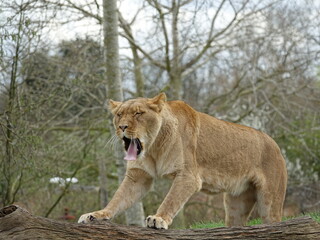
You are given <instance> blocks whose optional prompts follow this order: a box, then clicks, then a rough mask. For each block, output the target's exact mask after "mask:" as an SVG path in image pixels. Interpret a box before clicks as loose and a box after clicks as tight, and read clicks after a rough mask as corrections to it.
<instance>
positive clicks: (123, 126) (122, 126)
mask: <svg viewBox="0 0 320 240" xmlns="http://www.w3.org/2000/svg"><path fill="white" fill-rule="evenodd" d="M119 128H121V130H122V132H124V130H126V128H128V125H121V126H119Z"/></svg>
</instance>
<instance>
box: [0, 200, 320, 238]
mask: <svg viewBox="0 0 320 240" xmlns="http://www.w3.org/2000/svg"><path fill="white" fill-rule="evenodd" d="M0 239H148V240H152V239H157V240H158V239H192V240H198V239H246V240H251V239H252V240H253V239H268V240H272V239H275V240H280V239H288V240H295V239H299V240H301V239H320V224H319V223H317V222H315V221H314V220H313V219H312V218H310V217H299V218H296V219H292V220H288V221H285V222H280V223H273V224H268V225H267V224H262V225H257V226H250V227H232V228H227V227H222V228H212V229H186V230H156V229H150V228H142V227H134V226H123V225H118V224H115V223H111V222H109V221H104V222H94V223H93V224H77V223H69V222H64V221H58V220H53V219H48V218H43V217H38V216H33V215H32V214H30V213H29V212H28V211H27V210H25V209H23V208H21V207H19V206H17V205H11V206H8V207H4V208H2V209H1V210H0Z"/></svg>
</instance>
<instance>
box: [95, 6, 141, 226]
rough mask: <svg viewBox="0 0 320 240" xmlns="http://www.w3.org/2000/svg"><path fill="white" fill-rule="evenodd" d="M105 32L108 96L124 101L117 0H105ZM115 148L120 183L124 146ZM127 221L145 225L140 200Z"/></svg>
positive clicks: (130, 223) (132, 223)
mask: <svg viewBox="0 0 320 240" xmlns="http://www.w3.org/2000/svg"><path fill="white" fill-rule="evenodd" d="M103 32H104V61H105V64H106V79H107V86H108V94H107V96H108V98H110V99H113V100H115V101H123V92H122V83H121V77H120V66H119V64H120V63H119V40H118V35H119V33H118V10H117V1H116V0H104V1H103ZM110 117H111V116H110ZM110 123H112V121H110ZM110 132H111V133H112V135H113V134H114V129H113V127H112V124H110ZM115 149H116V151H115V158H116V161H117V169H118V179H119V183H121V182H122V180H123V177H124V174H125V164H124V160H123V150H122V148H119V146H118V147H116V148H115ZM100 175H106V173H105V172H102V171H101V170H100ZM101 187H103V186H101ZM126 222H127V224H128V225H140V226H144V224H145V223H144V211H143V207H142V203H141V202H138V203H137V204H135V205H134V206H132V208H130V209H128V210H127V211H126Z"/></svg>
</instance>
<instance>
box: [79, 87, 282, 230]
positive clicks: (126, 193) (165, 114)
mask: <svg viewBox="0 0 320 240" xmlns="http://www.w3.org/2000/svg"><path fill="white" fill-rule="evenodd" d="M109 107H110V110H111V111H112V113H113V115H114V121H113V123H114V127H115V129H116V134H117V135H118V137H119V138H120V139H122V140H123V144H124V149H125V152H126V156H125V159H126V160H128V164H127V172H126V176H125V178H124V180H123V182H122V183H121V185H120V187H119V189H118V190H117V191H116V193H115V194H114V196H113V198H112V200H111V201H110V202H109V204H108V205H107V206H106V207H105V208H104V209H102V210H100V211H96V212H92V213H87V214H84V215H82V216H81V217H80V219H79V222H81V223H87V222H90V221H92V220H94V219H97V220H100V219H110V218H112V217H113V216H115V215H116V214H117V213H119V212H121V211H123V210H125V209H127V208H129V207H130V206H131V205H132V204H133V203H134V202H135V201H137V200H138V199H140V198H141V197H143V196H144V195H145V193H146V192H147V191H148V190H149V189H150V187H151V185H152V181H153V179H154V178H157V177H163V176H166V177H170V178H172V179H173V183H172V186H171V189H170V191H169V192H168V194H167V196H166V197H165V199H164V201H163V202H162V204H161V205H160V207H159V208H158V211H157V213H156V214H155V215H152V216H149V217H147V219H146V225H147V226H148V227H151V228H164V229H167V228H168V226H169V225H170V224H171V223H172V220H173V218H174V217H175V216H176V214H177V213H178V212H179V210H180V209H181V208H182V207H183V205H184V204H185V203H186V202H187V201H188V199H189V198H190V197H191V196H192V195H193V194H194V193H195V192H197V191H200V190H203V191H206V192H209V193H220V192H224V194H225V195H224V204H225V212H226V218H225V222H226V225H227V226H239V225H244V224H246V221H247V219H248V217H249V215H250V213H251V211H252V209H253V207H254V206H255V205H256V207H257V209H258V213H259V215H260V217H261V218H262V220H263V222H264V223H270V222H276V221H280V220H281V216H282V206H283V201H284V197H285V192H286V185H287V172H286V165H285V160H284V159H283V157H282V155H281V153H280V149H279V147H278V146H277V144H276V143H275V142H274V141H273V140H272V139H271V138H270V137H269V136H268V135H266V134H264V133H262V132H260V131H257V130H255V129H253V128H250V127H245V126H242V125H238V124H233V123H229V122H225V121H222V120H218V119H216V118H214V117H211V116H209V115H207V114H204V113H201V112H197V111H195V110H194V109H193V108H191V107H190V106H189V105H187V104H186V103H184V102H182V101H166V95H165V94H164V93H161V94H159V95H158V96H156V97H154V98H151V99H148V98H137V99H132V100H128V101H125V102H115V101H112V100H110V102H109Z"/></svg>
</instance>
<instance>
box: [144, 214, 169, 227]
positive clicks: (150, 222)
mask: <svg viewBox="0 0 320 240" xmlns="http://www.w3.org/2000/svg"><path fill="white" fill-rule="evenodd" d="M146 225H147V227H149V228H155V229H168V223H167V222H166V221H165V220H164V219H163V218H162V217H156V216H149V217H147V219H146Z"/></svg>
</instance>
